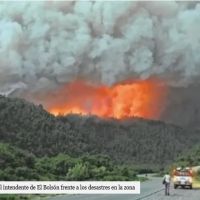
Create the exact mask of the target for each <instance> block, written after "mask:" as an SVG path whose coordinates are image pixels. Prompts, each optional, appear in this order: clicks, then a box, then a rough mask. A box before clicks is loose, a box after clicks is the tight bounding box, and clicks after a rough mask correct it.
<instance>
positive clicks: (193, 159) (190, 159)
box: [175, 145, 200, 167]
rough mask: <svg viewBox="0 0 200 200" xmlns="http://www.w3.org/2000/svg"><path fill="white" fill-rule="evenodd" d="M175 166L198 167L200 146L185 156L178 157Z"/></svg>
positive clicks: (199, 163)
mask: <svg viewBox="0 0 200 200" xmlns="http://www.w3.org/2000/svg"><path fill="white" fill-rule="evenodd" d="M175 165H176V166H183V167H186V166H200V146H199V145H197V146H195V147H194V148H192V149H191V150H190V151H188V152H187V153H185V154H182V155H181V156H179V157H178V159H177V160H176V162H175Z"/></svg>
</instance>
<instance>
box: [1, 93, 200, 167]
mask: <svg viewBox="0 0 200 200" xmlns="http://www.w3.org/2000/svg"><path fill="white" fill-rule="evenodd" d="M0 124H1V126H0V138H1V141H2V142H5V143H9V144H12V145H14V146H17V147H20V148H22V149H24V150H27V151H29V152H32V153H33V154H34V155H36V156H37V157H43V156H48V157H49V156H50V157H52V156H55V155H58V154H59V153H63V154H68V155H69V156H71V157H79V156H82V155H85V153H86V154H89V155H94V154H103V155H108V156H110V157H111V158H112V160H113V161H114V162H116V163H118V164H121V163H126V164H131V165H144V166H149V167H150V168H151V169H152V168H153V169H155V168H156V169H157V168H162V167H164V166H166V164H170V163H171V162H172V161H174V160H175V158H176V157H177V156H178V155H180V154H182V153H183V152H184V151H187V150H188V149H190V148H191V147H192V146H193V145H195V144H198V143H199V141H200V134H199V132H198V131H193V130H185V129H182V128H180V127H177V126H174V125H170V124H166V123H164V122H160V121H152V120H144V119H139V118H132V119H126V120H121V121H119V120H114V119H107V120H103V119H99V118H97V117H95V116H85V117H81V116H77V115H69V116H65V117H62V116H60V117H55V116H53V115H51V114H49V113H48V112H46V111H45V110H44V109H43V108H42V106H35V105H33V104H31V103H28V102H26V101H24V100H21V99H16V98H6V97H3V96H0ZM78 167H80V166H77V168H78ZM80 168H82V169H84V168H85V167H84V166H81V167H80ZM23 170H25V169H23ZM74 170H75V169H74Z"/></svg>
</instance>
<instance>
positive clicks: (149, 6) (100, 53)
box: [0, 1, 200, 95]
mask: <svg viewBox="0 0 200 200" xmlns="http://www.w3.org/2000/svg"><path fill="white" fill-rule="evenodd" d="M199 24H200V3H198V2H175V1H168V2H158V1H157V2H141V1H140V2H131V1H129V2H112V1H111V2H105V1H104V2H101V1H97V2H94V1H88V2H83V1H74V2H69V1H61V2H53V1H44V2H0V93H4V94H10V93H12V92H13V91H15V90H17V91H21V92H24V94H26V95H29V93H30V94H33V93H40V92H44V91H50V90H54V89H55V88H56V87H57V86H59V85H62V84H64V83H67V82H70V81H73V80H77V79H87V80H89V81H91V82H93V83H96V84H100V83H103V84H108V85H111V84H114V83H116V82H118V81H122V80H126V79H131V78H141V79H145V78H148V77H152V76H155V77H161V78H163V79H165V80H166V81H167V82H168V83H169V84H170V85H180V86H182V85H187V84H190V83H193V81H197V80H198V77H199V76H200V56H199V50H200V34H199V33H200V26H199Z"/></svg>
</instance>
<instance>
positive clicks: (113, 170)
mask: <svg viewBox="0 0 200 200" xmlns="http://www.w3.org/2000/svg"><path fill="white" fill-rule="evenodd" d="M0 163H1V169H0V180H5V181H9V180H10V181H11V180H12V181H15V180H16V181H25V180H46V181H47V180H52V181H53V180H66V181H67V180H73V181H82V180H111V181H114V180H118V181H120V180H122V181H129V180H137V176H136V174H137V172H136V171H135V170H134V169H133V168H131V167H127V166H122V165H121V166H118V165H115V164H114V163H113V162H112V161H111V159H110V158H109V157H108V156H103V155H95V156H92V155H85V156H81V157H78V158H74V157H70V156H69V155H66V154H59V155H57V156H53V157H46V156H45V157H43V158H37V157H35V156H34V155H33V154H30V153H28V152H27V151H23V150H21V149H19V148H15V147H13V146H10V145H8V144H3V143H0Z"/></svg>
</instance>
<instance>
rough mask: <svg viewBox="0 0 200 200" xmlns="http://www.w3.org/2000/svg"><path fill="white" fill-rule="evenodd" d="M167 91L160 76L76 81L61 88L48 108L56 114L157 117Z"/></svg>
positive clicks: (120, 117)
mask: <svg viewBox="0 0 200 200" xmlns="http://www.w3.org/2000/svg"><path fill="white" fill-rule="evenodd" d="M166 93H167V88H166V87H165V86H164V85H163V84H162V82H161V81H159V80H138V81H127V82H123V83H118V84H115V85H113V86H105V85H101V86H95V85H91V84H89V83H87V82H85V81H75V82H72V83H69V84H66V85H64V86H62V87H61V88H59V90H58V91H57V93H56V96H57V97H56V100H55V101H54V102H53V103H51V105H49V106H48V108H47V110H48V111H49V112H50V113H52V114H54V115H67V114H70V113H73V114H80V115H90V114H91V115H97V116H99V117H104V118H106V117H113V118H117V119H122V118H128V117H134V116H136V117H143V118H151V119H158V118H159V116H160V113H161V110H162V107H163V104H164V101H165V96H166Z"/></svg>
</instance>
